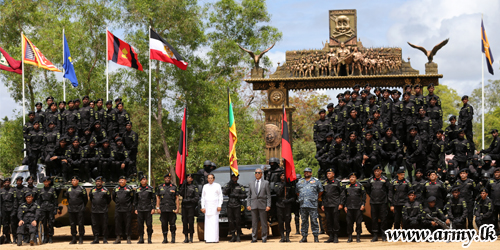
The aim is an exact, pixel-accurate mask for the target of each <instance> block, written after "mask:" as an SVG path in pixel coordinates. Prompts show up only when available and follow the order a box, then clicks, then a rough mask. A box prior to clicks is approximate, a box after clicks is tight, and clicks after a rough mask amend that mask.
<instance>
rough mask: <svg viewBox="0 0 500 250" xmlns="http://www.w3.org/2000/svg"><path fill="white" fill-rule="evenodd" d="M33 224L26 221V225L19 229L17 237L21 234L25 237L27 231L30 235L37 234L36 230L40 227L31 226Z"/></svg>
mask: <svg viewBox="0 0 500 250" xmlns="http://www.w3.org/2000/svg"><path fill="white" fill-rule="evenodd" d="M31 222H33V220H29V221H28V220H26V221H24V224H22V225H21V226H19V227H18V228H17V232H16V233H17V235H19V234H21V235H24V234H25V233H26V229H28V231H29V233H30V234H36V230H37V229H38V227H34V226H33V225H31Z"/></svg>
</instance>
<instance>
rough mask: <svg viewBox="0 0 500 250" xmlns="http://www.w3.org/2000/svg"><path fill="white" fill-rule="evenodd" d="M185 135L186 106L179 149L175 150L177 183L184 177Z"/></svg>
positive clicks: (186, 154)
mask: <svg viewBox="0 0 500 250" xmlns="http://www.w3.org/2000/svg"><path fill="white" fill-rule="evenodd" d="M186 142H187V136H186V108H184V118H183V119H182V126H181V138H180V139H179V149H178V151H177V160H176V162H175V173H176V174H177V177H179V183H180V184H182V183H183V182H184V178H186V158H187V156H188V153H187V148H186V146H187V143H186Z"/></svg>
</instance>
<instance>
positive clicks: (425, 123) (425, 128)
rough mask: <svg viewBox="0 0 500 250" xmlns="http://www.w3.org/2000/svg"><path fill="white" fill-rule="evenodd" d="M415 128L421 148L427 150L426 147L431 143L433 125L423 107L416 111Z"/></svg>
mask: <svg viewBox="0 0 500 250" xmlns="http://www.w3.org/2000/svg"><path fill="white" fill-rule="evenodd" d="M415 127H417V128H418V135H419V136H420V139H421V141H422V145H423V148H424V149H427V145H428V144H429V143H430V142H431V141H432V139H431V138H432V134H433V131H434V124H433V123H432V120H431V119H430V118H429V117H428V116H427V113H426V111H425V109H424V107H420V108H419V109H418V116H417V119H415ZM408 143H410V142H408Z"/></svg>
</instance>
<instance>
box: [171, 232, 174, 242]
mask: <svg viewBox="0 0 500 250" xmlns="http://www.w3.org/2000/svg"><path fill="white" fill-rule="evenodd" d="M170 242H172V243H175V233H174V232H172V240H171V241H170Z"/></svg>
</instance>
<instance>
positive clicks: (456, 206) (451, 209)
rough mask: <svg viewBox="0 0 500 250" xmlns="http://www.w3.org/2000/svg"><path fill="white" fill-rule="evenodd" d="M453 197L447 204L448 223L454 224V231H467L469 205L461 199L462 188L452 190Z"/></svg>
mask: <svg viewBox="0 0 500 250" xmlns="http://www.w3.org/2000/svg"><path fill="white" fill-rule="evenodd" d="M451 194H452V196H451V197H450V198H448V202H447V203H446V209H447V211H448V212H447V215H448V218H447V220H448V223H452V225H453V229H466V219H467V210H468V208H467V203H466V201H465V200H464V199H463V198H461V197H460V187H454V188H452V189H451Z"/></svg>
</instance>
